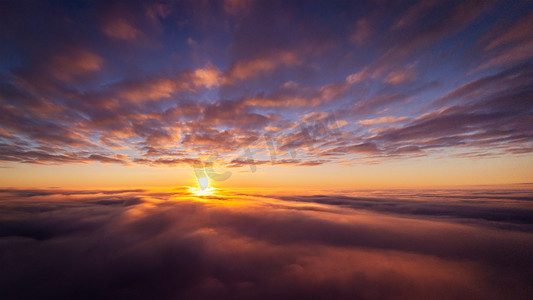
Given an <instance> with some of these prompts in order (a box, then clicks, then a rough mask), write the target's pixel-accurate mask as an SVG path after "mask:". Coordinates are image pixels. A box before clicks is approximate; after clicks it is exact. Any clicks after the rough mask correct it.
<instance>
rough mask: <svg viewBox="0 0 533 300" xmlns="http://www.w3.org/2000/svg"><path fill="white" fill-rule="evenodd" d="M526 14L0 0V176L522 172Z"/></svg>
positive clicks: (501, 9)
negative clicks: (0, 0) (0, 1)
mask: <svg viewBox="0 0 533 300" xmlns="http://www.w3.org/2000/svg"><path fill="white" fill-rule="evenodd" d="M531 28H533V5H532V4H531V2H530V1H334V2H328V1H305V2H302V1H259V0H226V1H153V2H152V1H151V2H148V1H140V2H135V3H130V2H128V1H74V2H73V1H2V3H1V4H0V58H1V59H0V115H1V118H0V178H1V184H0V185H1V186H3V187H139V186H141V187H143V186H162V187H164V186H166V187H169V186H181V185H194V184H196V179H197V177H198V176H199V175H198V174H200V176H204V177H207V178H209V180H210V184H211V185H213V186H218V187H265V188H267V187H268V188H273V187H286V188H290V187H294V188H298V187H299V188H305V187H322V188H338V187H353V188H401V187H431V186H461V185H501V184H518V183H530V182H533V172H531V170H533V154H532V153H533V140H532V137H533V126H532V125H533V115H532V112H533V101H532V100H531V99H532V96H533V94H532V93H533V89H532V87H533V82H532V81H533V64H532V63H533V60H532V57H533V30H531ZM202 174H203V175H202Z"/></svg>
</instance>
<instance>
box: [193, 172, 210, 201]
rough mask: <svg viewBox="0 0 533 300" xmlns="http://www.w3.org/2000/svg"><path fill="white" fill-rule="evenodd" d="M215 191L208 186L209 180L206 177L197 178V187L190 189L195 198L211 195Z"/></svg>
mask: <svg viewBox="0 0 533 300" xmlns="http://www.w3.org/2000/svg"><path fill="white" fill-rule="evenodd" d="M214 191H215V188H213V187H211V186H209V179H208V178H207V177H204V176H202V177H199V178H198V187H197V188H196V187H191V188H190V192H191V193H193V194H195V195H196V196H206V195H212V194H213V193H214Z"/></svg>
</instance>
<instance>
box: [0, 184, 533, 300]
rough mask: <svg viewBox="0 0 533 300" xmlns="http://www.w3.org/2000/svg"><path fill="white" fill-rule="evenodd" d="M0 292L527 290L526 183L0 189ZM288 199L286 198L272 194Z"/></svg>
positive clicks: (327, 295)
mask: <svg viewBox="0 0 533 300" xmlns="http://www.w3.org/2000/svg"><path fill="white" fill-rule="evenodd" d="M0 197H1V200H0V253H1V254H2V255H1V256H0V265H2V272H0V295H1V296H2V298H3V299H20V298H46V297H54V298H77V299H80V298H100V299H107V298H109V299H117V298H128V299H132V298H133V299H146V298H153V297H157V298H161V299H175V298H180V299H212V298H213V297H217V298H220V299H250V298H254V299H272V298H273V297H274V298H278V299H294V298H314V299H332V298H336V299H428V298H439V299H486V298H491V299H511V298H513V299H524V298H527V297H528V295H530V294H531V292H532V290H531V286H533V285H532V284H531V283H532V282H531V278H533V276H532V275H533V274H532V271H531V270H532V266H533V261H532V258H531V251H532V249H533V238H532V235H531V232H532V230H533V227H532V226H533V210H531V207H530V206H529V203H530V201H531V200H532V199H533V198H532V197H531V193H529V192H527V191H524V190H515V191H513V190H503V191H502V190H492V191H491V190H473V191H435V190H433V191H406V190H405V191H382V192H379V193H378V192H349V191H344V192H337V193H335V194H309V195H301V196H298V195H279V194H276V195H269V196H267V195H252V194H247V193H243V192H242V191H241V192H231V191H223V190H218V191H217V193H216V194H214V195H212V196H204V197H196V196H194V195H192V194H190V193H189V192H188V189H186V188H175V189H173V190H166V191H161V190H160V191H157V190H115V191H109V190H106V191H104V190H102V191H99V190H95V191H75V190H58V189H47V190H13V189H8V190H2V191H0ZM281 199H284V200H281Z"/></svg>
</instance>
